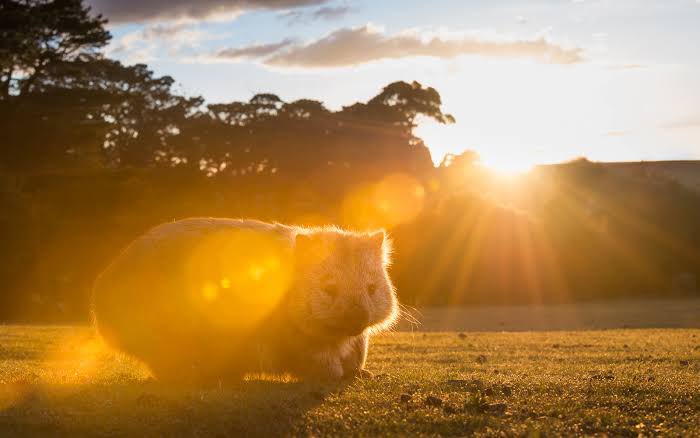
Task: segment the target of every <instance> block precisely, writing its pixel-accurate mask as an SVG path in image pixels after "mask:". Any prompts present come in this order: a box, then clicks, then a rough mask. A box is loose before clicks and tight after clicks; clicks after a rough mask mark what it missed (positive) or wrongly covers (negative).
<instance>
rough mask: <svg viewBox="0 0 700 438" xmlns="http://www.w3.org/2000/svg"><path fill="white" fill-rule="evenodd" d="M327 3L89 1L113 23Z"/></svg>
mask: <svg viewBox="0 0 700 438" xmlns="http://www.w3.org/2000/svg"><path fill="white" fill-rule="evenodd" d="M327 2H328V0H196V1H192V0H88V1H87V3H88V5H89V6H92V8H93V11H95V12H96V13H100V14H103V15H104V16H105V17H107V19H109V21H110V23H114V24H124V23H143V22H148V21H194V20H215V19H222V18H233V17H235V16H237V15H240V14H241V13H243V12H245V11H249V10H255V9H269V10H285V9H292V8H297V7H304V6H318V5H322V4H325V3H327Z"/></svg>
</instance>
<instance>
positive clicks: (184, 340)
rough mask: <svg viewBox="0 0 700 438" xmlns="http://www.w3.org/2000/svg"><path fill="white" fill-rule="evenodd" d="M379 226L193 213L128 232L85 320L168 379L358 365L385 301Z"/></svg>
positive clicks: (385, 314)
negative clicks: (350, 228) (310, 225)
mask: <svg viewBox="0 0 700 438" xmlns="http://www.w3.org/2000/svg"><path fill="white" fill-rule="evenodd" d="M387 245H388V244H387V242H386V241H385V239H384V233H383V232H376V233H349V232H345V231H342V230H338V229H335V228H330V229H328V228H326V229H304V228H298V227H290V226H285V225H280V224H268V223H263V222H258V221H252V220H234V219H213V218H195V219H186V220H182V221H177V222H172V223H167V224H163V225H161V226H158V227H156V228H154V229H153V230H151V231H149V232H148V233H146V234H145V235H143V236H142V237H140V238H138V239H137V240H135V241H134V242H133V243H132V244H131V245H129V247H127V249H126V250H124V252H122V253H121V254H120V255H119V256H118V257H117V258H116V259H115V260H114V261H113V262H112V264H111V265H110V266H109V267H108V268H107V269H106V270H105V271H104V272H103V273H102V274H101V275H100V276H99V278H98V279H97V281H96V283H95V288H94V293H93V315H94V319H95V324H96V326H97V328H98V330H99V333H100V334H101V336H102V337H103V338H104V340H105V341H106V342H107V343H108V344H110V345H111V346H113V347H115V348H117V349H119V350H121V351H124V352H126V353H129V354H131V355H133V356H135V357H137V358H139V359H141V360H143V361H144V362H146V363H147V364H148V365H149V366H150V368H151V369H152V371H153V372H154V374H155V375H156V376H157V377H159V378H163V379H169V380H185V379H187V380H190V379H195V380H220V379H222V378H226V377H240V376H241V375H242V374H243V373H245V372H247V371H284V372H291V373H295V374H298V375H301V376H313V377H324V378H339V377H343V376H349V375H355V374H358V373H361V372H362V371H363V366H364V361H365V356H366V349H367V342H368V339H369V336H370V334H371V332H372V331H373V330H377V329H380V328H382V327H385V326H386V325H387V324H390V323H391V322H392V321H393V320H394V318H395V315H396V306H397V304H396V299H395V296H394V292H393V287H392V286H391V283H390V281H389V277H388V275H387V272H386V264H387V262H388V248H387Z"/></svg>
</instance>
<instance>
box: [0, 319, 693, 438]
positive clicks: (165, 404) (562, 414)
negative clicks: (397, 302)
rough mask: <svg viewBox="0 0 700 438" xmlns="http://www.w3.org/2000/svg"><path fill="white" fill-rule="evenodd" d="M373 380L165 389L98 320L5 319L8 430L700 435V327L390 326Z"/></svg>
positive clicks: (3, 421)
mask: <svg viewBox="0 0 700 438" xmlns="http://www.w3.org/2000/svg"><path fill="white" fill-rule="evenodd" d="M368 368H369V369H370V370H371V371H372V372H374V373H375V377H374V378H373V379H370V380H355V381H352V382H348V383H346V384H344V385H338V386H328V385H321V384H312V383H302V382H295V381H293V380H291V379H288V378H287V379H285V378H280V377H269V376H268V377H266V376H258V377H255V376H253V377H251V378H249V379H248V380H246V381H244V382H241V383H239V384H237V385H234V386H230V387H221V388H213V389H207V390H201V389H192V388H189V389H188V388H172V387H164V386H162V385H160V384H158V383H157V382H154V381H152V380H151V379H150V378H149V377H148V374H147V372H146V371H145V370H144V369H143V367H142V366H140V365H139V364H138V363H135V362H133V361H132V360H130V359H128V358H125V357H120V356H118V355H115V354H113V353H109V352H106V351H104V349H102V348H101V347H100V344H99V343H98V342H96V341H95V340H94V338H93V337H92V332H91V330H90V329H89V328H87V327H52V326H0V435H2V436H57V435H58V436H84V435H89V436H93V435H97V436H100V435H111V436H124V435H132V436H215V437H218V436H222V437H223V436H241V435H258V436H278V435H316V436H320V435H337V434H354V435H394V434H403V435H406V434H411V435H413V434H422V435H465V434H477V435H486V436H498V435H499V434H502V433H505V434H507V435H530V436H538V434H539V436H545V435H547V436H549V435H560V434H567V435H568V434H592V435H593V434H599V435H600V434H608V435H627V436H637V435H639V434H642V435H666V436H700V330H698V329H670V330H657V329H644V330H630V329H628V330H605V331H579V332H566V331H558V332H518V333H457V332H449V333H423V332H414V333H390V334H386V335H383V336H380V337H378V338H377V339H376V340H375V342H374V344H373V346H372V348H371V350H370V358H369V363H368Z"/></svg>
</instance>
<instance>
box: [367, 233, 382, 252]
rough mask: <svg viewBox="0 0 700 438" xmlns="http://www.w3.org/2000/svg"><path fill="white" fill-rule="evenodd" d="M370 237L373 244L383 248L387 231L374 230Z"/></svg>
mask: <svg viewBox="0 0 700 438" xmlns="http://www.w3.org/2000/svg"><path fill="white" fill-rule="evenodd" d="M368 239H369V241H370V242H371V243H372V246H374V247H377V248H381V247H383V246H384V239H386V233H385V232H384V230H379V231H374V232H372V233H370V234H369V236H368Z"/></svg>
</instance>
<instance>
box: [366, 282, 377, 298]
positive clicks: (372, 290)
mask: <svg viewBox="0 0 700 438" xmlns="http://www.w3.org/2000/svg"><path fill="white" fill-rule="evenodd" d="M376 291H377V285H376V284H374V283H370V284H368V285H367V293H368V294H370V295H374V293H375V292H376Z"/></svg>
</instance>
